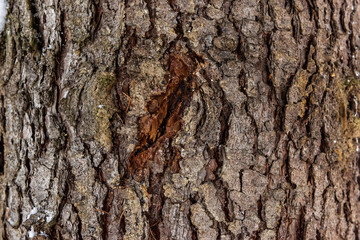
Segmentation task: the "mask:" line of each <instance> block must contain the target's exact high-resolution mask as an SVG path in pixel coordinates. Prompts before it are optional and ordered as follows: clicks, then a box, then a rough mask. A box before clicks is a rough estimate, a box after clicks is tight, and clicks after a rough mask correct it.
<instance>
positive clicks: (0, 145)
mask: <svg viewBox="0 0 360 240" xmlns="http://www.w3.org/2000/svg"><path fill="white" fill-rule="evenodd" d="M0 135H1V136H0V175H4V167H5V158H4V150H5V149H4V137H3V135H2V133H0Z"/></svg>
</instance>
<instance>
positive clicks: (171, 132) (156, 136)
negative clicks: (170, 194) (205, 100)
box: [129, 55, 195, 175]
mask: <svg viewBox="0 0 360 240" xmlns="http://www.w3.org/2000/svg"><path fill="white" fill-rule="evenodd" d="M168 67H169V73H170V81H169V82H168V84H167V87H166V91H165V92H163V93H161V94H159V95H155V96H153V97H152V99H150V100H149V101H148V102H147V104H146V110H147V111H148V115H146V116H144V117H142V118H141V119H140V121H139V133H138V143H137V145H136V147H135V149H134V151H133V152H132V154H131V155H130V159H129V164H130V166H129V172H130V173H131V174H136V175H139V174H140V175H143V174H144V170H145V169H147V167H148V163H149V161H153V160H154V156H155V153H156V152H157V151H158V150H159V149H160V148H161V147H162V146H163V143H164V142H165V140H166V139H170V138H172V137H174V136H175V134H176V133H177V132H178V131H179V130H180V128H181V125H182V116H183V112H184V109H185V107H186V105H187V103H188V102H189V100H190V98H191V93H192V81H193V78H194V76H193V75H192V72H193V71H194V69H195V63H194V62H193V61H192V60H190V58H189V57H187V56H183V55H171V56H170V57H169V62H168ZM169 161H170V162H172V159H169Z"/></svg>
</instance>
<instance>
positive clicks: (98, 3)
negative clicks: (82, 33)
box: [90, 0, 103, 42]
mask: <svg viewBox="0 0 360 240" xmlns="http://www.w3.org/2000/svg"><path fill="white" fill-rule="evenodd" d="M91 1H92V5H93V6H94V15H93V17H92V18H91V22H90V25H91V26H92V27H91V28H92V30H91V31H90V33H91V34H90V39H91V41H92V42H93V41H94V40H95V38H96V35H97V33H98V31H99V29H100V27H101V22H102V15H103V9H102V4H103V0H91Z"/></svg>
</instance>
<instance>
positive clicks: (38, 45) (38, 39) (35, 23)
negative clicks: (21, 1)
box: [27, 0, 44, 52]
mask: <svg viewBox="0 0 360 240" xmlns="http://www.w3.org/2000/svg"><path fill="white" fill-rule="evenodd" d="M27 4H28V8H29V10H30V13H31V15H30V27H31V28H32V29H34V30H35V33H34V34H35V36H33V38H32V39H30V41H32V42H30V46H31V47H32V48H33V49H31V50H32V51H39V52H41V50H42V49H43V47H44V41H43V29H42V24H40V19H39V13H38V11H37V9H36V3H35V1H34V0H27Z"/></svg>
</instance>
